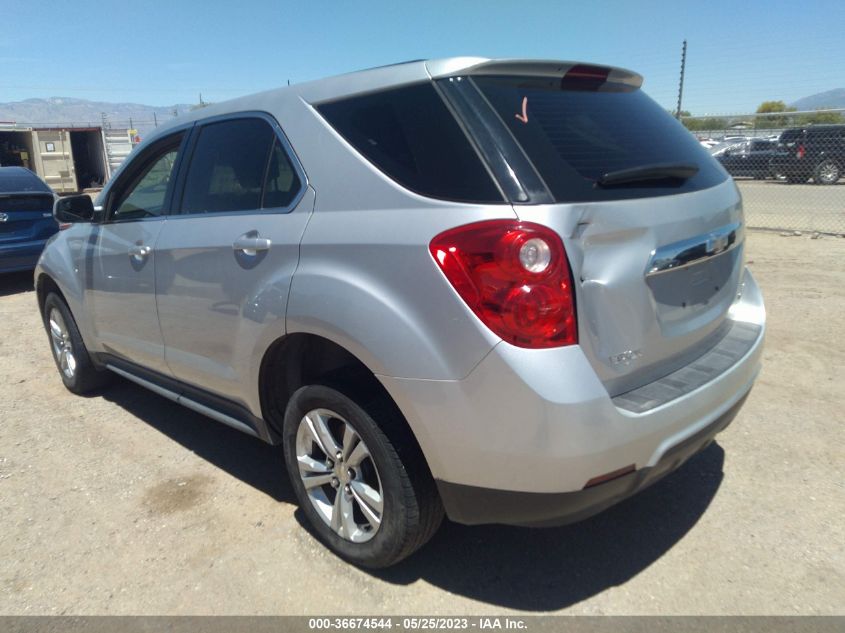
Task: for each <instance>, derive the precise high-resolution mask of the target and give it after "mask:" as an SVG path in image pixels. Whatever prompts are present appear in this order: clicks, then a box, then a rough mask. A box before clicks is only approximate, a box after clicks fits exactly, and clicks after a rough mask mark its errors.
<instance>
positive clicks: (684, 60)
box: [675, 40, 687, 121]
mask: <svg viewBox="0 0 845 633" xmlns="http://www.w3.org/2000/svg"><path fill="white" fill-rule="evenodd" d="M686 67H687V41H686V40H684V47H683V49H681V81H680V83H679V85H678V110H677V112H675V118H676V119H678V121H680V120H681V100H682V99H683V97H684V70H685V69H686Z"/></svg>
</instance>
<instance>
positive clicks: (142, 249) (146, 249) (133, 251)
mask: <svg viewBox="0 0 845 633" xmlns="http://www.w3.org/2000/svg"><path fill="white" fill-rule="evenodd" d="M152 252H153V249H152V247H151V246H144V245H143V244H135V246H133V247H132V248H130V249H129V256H130V257H133V258H134V259H137V260H142V259H146V258H147V256H148V255H149V254H150V253H152Z"/></svg>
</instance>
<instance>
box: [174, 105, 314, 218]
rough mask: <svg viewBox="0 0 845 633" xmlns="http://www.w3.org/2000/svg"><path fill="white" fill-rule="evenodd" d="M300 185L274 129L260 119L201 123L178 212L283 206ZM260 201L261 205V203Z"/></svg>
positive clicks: (241, 209)
mask: <svg viewBox="0 0 845 633" xmlns="http://www.w3.org/2000/svg"><path fill="white" fill-rule="evenodd" d="M299 186H300V182H299V178H298V177H297V175H296V172H295V171H294V169H293V166H292V165H291V162H290V160H289V159H288V157H287V155H286V154H285V152H284V150H283V148H282V145H281V143H280V142H279V140H278V138H277V137H276V134H275V132H274V131H273V128H272V127H271V126H270V124H269V123H267V121H265V120H263V119H259V118H241V119H232V120H229V121H221V122H219V123H210V124H208V125H204V126H203V127H202V128H200V130H199V137H198V139H197V142H196V144H195V145H194V149H193V154H192V158H191V162H190V166H189V167H188V172H187V176H186V179H185V190H184V193H183V194H182V207H181V213H219V212H225V211H249V210H252V209H260V208H261V207H262V206H263V207H283V206H287V205H288V204H289V203H290V202H291V201H292V200H293V198H294V197H295V195H296V193H297V192H298V190H299ZM262 201H263V202H262Z"/></svg>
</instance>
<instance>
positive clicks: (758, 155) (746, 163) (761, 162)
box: [713, 138, 778, 179]
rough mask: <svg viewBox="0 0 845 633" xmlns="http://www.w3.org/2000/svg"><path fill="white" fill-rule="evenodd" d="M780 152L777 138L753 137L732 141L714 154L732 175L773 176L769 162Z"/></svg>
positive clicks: (748, 176)
mask: <svg viewBox="0 0 845 633" xmlns="http://www.w3.org/2000/svg"><path fill="white" fill-rule="evenodd" d="M777 152H778V144H777V141H775V140H769V139H762V138H752V139H747V140H744V141H742V142H740V143H734V142H730V143H729V144H728V145H727V147H724V148H722V150H721V151H717V152H716V153H715V154H713V157H714V158H715V159H716V160H718V161H719V162H720V163H721V164H722V167H724V168H725V169H726V170H727V171H728V173H729V174H730V175H731V176H734V177H735V178H736V177H747V178H758V179H763V178H773V177H774V176H775V174H774V173H773V172H772V167H771V165H770V164H769V163H770V161H771V159H772V157H773V156H775V155H776V154H777Z"/></svg>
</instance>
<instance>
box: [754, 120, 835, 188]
mask: <svg viewBox="0 0 845 633" xmlns="http://www.w3.org/2000/svg"><path fill="white" fill-rule="evenodd" d="M778 147H779V152H778V154H777V155H775V156H774V157H772V160H771V167H772V170H771V171H772V172H773V173H775V174H778V175H783V176H786V179H787V180H788V181H789V182H794V183H799V182H807V181H808V180H809V179H810V178H812V179H813V182H815V183H817V184H820V185H833V184H835V183H836V182H837V181H838V180H839V179H840V178H841V177H842V173H843V170H845V125H812V126H808V127H804V128H798V127H797V128H790V129H788V130H784V131H783V133H782V134H781V135H780V139H779V140H778Z"/></svg>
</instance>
